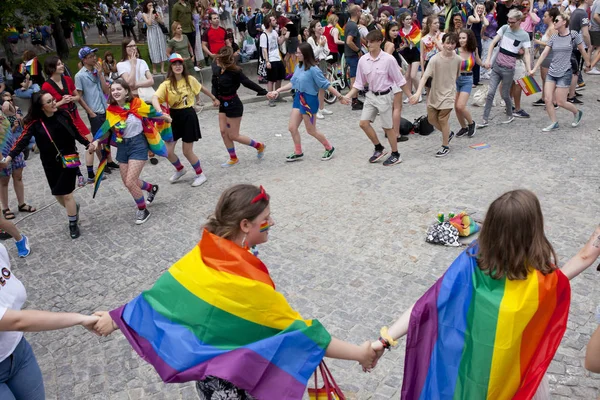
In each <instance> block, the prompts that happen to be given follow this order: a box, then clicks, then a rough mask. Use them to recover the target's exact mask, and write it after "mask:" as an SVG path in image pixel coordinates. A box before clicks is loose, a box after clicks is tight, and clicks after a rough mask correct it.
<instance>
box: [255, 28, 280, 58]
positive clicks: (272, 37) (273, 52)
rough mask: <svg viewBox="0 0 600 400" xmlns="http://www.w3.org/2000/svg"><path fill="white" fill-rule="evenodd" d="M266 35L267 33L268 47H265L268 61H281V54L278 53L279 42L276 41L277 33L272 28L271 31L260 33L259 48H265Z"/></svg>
mask: <svg viewBox="0 0 600 400" xmlns="http://www.w3.org/2000/svg"><path fill="white" fill-rule="evenodd" d="M267 35H269V40H268V42H269V48H268V49H267V51H268V52H269V61H281V56H280V55H279V43H277V39H278V38H279V35H278V34H277V32H275V31H274V30H272V31H271V33H268V32H266V31H265V32H264V33H261V34H260V48H261V49H266V48H267ZM261 51H262V50H261Z"/></svg>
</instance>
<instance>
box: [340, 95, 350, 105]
mask: <svg viewBox="0 0 600 400" xmlns="http://www.w3.org/2000/svg"><path fill="white" fill-rule="evenodd" d="M340 103H342V104H343V105H345V106H347V105H349V104H351V103H352V100H350V99H349V98H347V97H346V96H342V97H341V98H340Z"/></svg>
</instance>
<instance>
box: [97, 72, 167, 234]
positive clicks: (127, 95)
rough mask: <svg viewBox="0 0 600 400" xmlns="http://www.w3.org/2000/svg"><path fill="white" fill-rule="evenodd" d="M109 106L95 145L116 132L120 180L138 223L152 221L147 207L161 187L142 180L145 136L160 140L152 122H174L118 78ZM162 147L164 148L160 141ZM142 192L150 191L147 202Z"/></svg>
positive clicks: (146, 156)
mask: <svg viewBox="0 0 600 400" xmlns="http://www.w3.org/2000/svg"><path fill="white" fill-rule="evenodd" d="M108 103H109V106H108V108H107V110H106V111H107V113H108V118H107V119H106V122H105V123H104V124H103V125H102V127H101V128H100V130H99V131H98V132H96V135H95V137H94V142H93V144H94V145H95V146H96V147H97V146H98V145H99V143H100V142H103V141H104V140H106V139H107V138H108V136H110V135H111V131H110V130H111V129H112V130H114V132H115V134H114V139H115V142H116V143H117V161H118V162H119V169H120V171H121V179H122V180H123V184H124V185H125V187H126V188H127V190H129V193H131V196H133V200H135V204H136V205H137V208H138V211H137V213H136V220H135V223H136V225H141V224H143V223H144V222H146V221H147V220H148V218H150V211H149V210H148V209H147V208H146V204H148V205H150V204H151V203H152V202H153V201H154V198H155V196H156V194H157V193H158V185H156V184H151V183H148V182H145V181H143V180H141V179H140V174H141V173H142V169H143V168H144V165H145V164H146V161H147V160H148V151H149V150H150V146H149V144H148V140H147V138H146V136H145V134H146V133H147V132H150V133H155V135H156V137H157V138H158V137H160V135H159V134H158V132H154V131H155V129H156V128H155V127H154V126H153V122H152V119H154V120H158V119H160V120H164V121H166V122H167V123H171V121H172V120H171V117H170V116H169V115H166V114H164V115H163V114H161V113H160V112H159V111H157V110H156V109H155V108H154V107H152V106H149V105H148V104H146V103H145V102H144V100H142V99H140V98H139V97H133V92H132V90H131V88H130V86H129V84H128V83H127V82H126V81H125V80H123V79H117V80H116V81H114V82H113V83H112V85H110V96H109V97H108ZM159 144H162V146H164V143H161V142H160V141H159ZM164 150H166V149H164ZM142 190H144V191H146V192H148V198H147V199H144V194H143V193H142Z"/></svg>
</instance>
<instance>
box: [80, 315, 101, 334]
mask: <svg viewBox="0 0 600 400" xmlns="http://www.w3.org/2000/svg"><path fill="white" fill-rule="evenodd" d="M99 320H100V317H98V316H97V315H86V316H84V318H83V321H81V324H80V325H81V326H83V327H84V328H85V329H87V330H88V331H90V332H92V333H94V334H96V335H98V336H100V333H98V332H97V331H96V330H94V326H95V325H96V323H97V322H98V321H99Z"/></svg>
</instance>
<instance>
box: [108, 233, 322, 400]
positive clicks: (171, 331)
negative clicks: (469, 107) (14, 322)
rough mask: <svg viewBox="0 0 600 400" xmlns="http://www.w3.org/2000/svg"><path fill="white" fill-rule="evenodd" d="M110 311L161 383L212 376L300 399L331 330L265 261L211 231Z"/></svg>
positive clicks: (265, 394)
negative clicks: (283, 286)
mask: <svg viewBox="0 0 600 400" xmlns="http://www.w3.org/2000/svg"><path fill="white" fill-rule="evenodd" d="M110 315H111V317H112V318H113V320H114V321H115V323H116V324H117V325H118V326H119V328H120V329H121V332H123V334H124V335H125V337H126V338H127V339H128V340H129V343H130V344H131V346H132V347H133V348H134V349H135V351H136V352H137V353H138V354H139V355H140V356H141V357H142V358H143V359H144V360H146V361H148V362H149V363H150V364H152V366H153V367H154V368H155V369H156V371H157V372H158V374H159V375H160V377H161V378H162V380H163V381H164V382H167V383H174V382H188V381H194V380H201V379H204V378H205V377H206V376H208V375H211V376H216V377H218V378H221V379H226V380H228V381H230V382H231V383H233V384H234V385H236V386H237V387H239V388H241V389H244V390H246V391H248V392H249V393H250V394H251V395H252V396H254V397H257V398H259V399H292V400H293V399H298V400H300V399H302V395H303V394H304V391H305V387H306V384H307V381H308V379H309V378H310V377H311V375H312V373H313V372H314V371H315V369H316V368H317V366H318V365H319V363H320V362H321V360H322V358H323V356H324V354H325V349H326V348H327V346H328V345H329V342H330V341H331V336H330V335H329V333H328V332H327V330H325V328H323V326H322V325H321V324H320V323H319V322H318V321H317V320H305V319H302V317H301V316H300V314H299V313H298V312H296V311H295V310H294V309H292V308H291V307H290V305H289V304H288V303H287V301H286V299H285V297H283V295H282V294H281V293H279V292H277V291H276V290H275V285H274V284H273V281H272V280H271V277H270V276H269V272H268V270H267V268H266V267H265V265H264V264H263V263H262V262H261V261H260V260H259V259H258V258H256V257H255V256H254V255H252V254H251V253H250V252H248V251H247V250H244V249H243V248H241V247H239V246H238V245H236V244H235V243H233V242H231V241H229V240H227V239H223V238H221V237H218V236H215V235H213V234H212V233H209V232H208V231H206V230H205V231H204V232H203V234H202V240H201V241H200V243H198V245H196V247H194V248H193V249H192V251H190V252H189V253H188V254H186V255H185V256H184V257H183V258H181V259H180V260H179V261H177V262H176V263H175V264H173V266H171V268H169V270H168V271H167V272H165V273H164V274H163V275H162V276H161V277H160V278H159V279H158V281H157V282H156V283H155V284H154V286H153V287H152V288H151V289H150V290H147V291H145V292H143V293H142V294H140V295H139V296H137V297H136V298H135V299H133V300H132V301H130V302H129V303H127V304H125V305H124V306H122V307H120V308H118V309H116V310H113V311H111V312H110Z"/></svg>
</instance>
